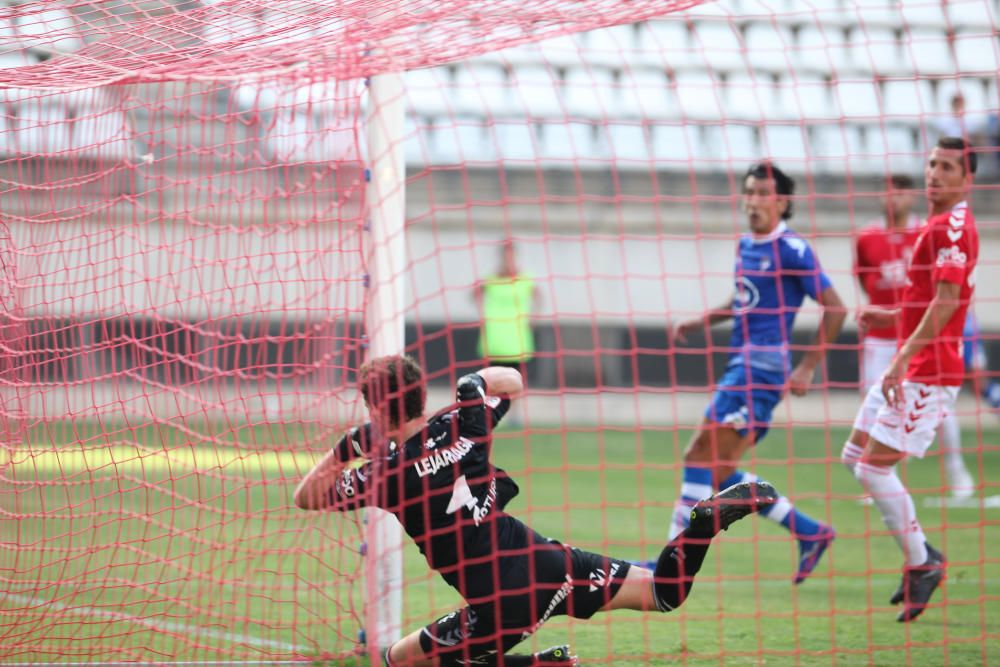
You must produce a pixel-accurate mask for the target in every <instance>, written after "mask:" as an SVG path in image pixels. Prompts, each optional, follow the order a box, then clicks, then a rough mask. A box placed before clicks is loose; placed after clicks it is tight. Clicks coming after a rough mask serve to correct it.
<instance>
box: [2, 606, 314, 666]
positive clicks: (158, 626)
mask: <svg viewBox="0 0 1000 667" xmlns="http://www.w3.org/2000/svg"><path fill="white" fill-rule="evenodd" d="M3 600H15V601H17V602H22V603H24V604H30V605H35V606H39V607H47V608H55V609H58V610H60V611H67V612H69V613H71V614H77V615H80V616H97V617H100V618H107V619H111V620H114V621H127V622H129V623H136V624H138V625H144V626H146V627H147V628H152V629H153V630H165V631H167V632H176V633H183V634H189V635H202V636H205V637H211V638H213V639H221V640H223V641H227V642H231V643H234V644H246V645H249V646H261V647H265V648H274V649H281V650H283V651H299V652H304V651H307V650H308V649H304V648H302V647H301V646H296V645H295V644H289V643H288V642H282V641H277V640H274V639H264V638H262V637H253V636H251V635H238V634H235V633H232V632H223V631H222V630H213V629H212V628H204V627H201V626H197V625H187V624H185V623H176V622H174V621H166V620H156V619H149V618H142V617H141V616H133V615H132V614H126V613H125V612H121V611H110V610H108V609H97V608H95V607H72V606H70V605H68V604H65V603H62V602H56V601H54V600H45V599H43V598H38V597H35V596H33V595H20V594H18V593H8V594H6V595H3V596H0V601H3ZM61 664H65V663H61ZM215 664H218V663H215Z"/></svg>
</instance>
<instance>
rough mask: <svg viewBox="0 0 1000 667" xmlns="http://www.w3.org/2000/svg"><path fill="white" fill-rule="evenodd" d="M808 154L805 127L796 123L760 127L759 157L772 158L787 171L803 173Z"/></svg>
mask: <svg viewBox="0 0 1000 667" xmlns="http://www.w3.org/2000/svg"><path fill="white" fill-rule="evenodd" d="M809 153H810V151H809V146H808V142H807V128H806V127H804V126H802V125H800V124H797V123H796V124H789V125H764V126H763V127H761V135H760V157H768V158H772V159H773V160H774V161H775V162H777V163H778V164H779V165H780V166H782V167H783V168H786V169H788V170H789V171H803V170H804V169H805V168H806V160H807V159H808V157H809Z"/></svg>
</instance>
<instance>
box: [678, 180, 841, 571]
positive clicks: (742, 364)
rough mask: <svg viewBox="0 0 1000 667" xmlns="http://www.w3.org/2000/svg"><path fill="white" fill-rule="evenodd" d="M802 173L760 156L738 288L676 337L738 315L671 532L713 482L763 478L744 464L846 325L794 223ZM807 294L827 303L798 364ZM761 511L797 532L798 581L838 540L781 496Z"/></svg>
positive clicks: (747, 192)
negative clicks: (798, 333) (795, 352)
mask: <svg viewBox="0 0 1000 667" xmlns="http://www.w3.org/2000/svg"><path fill="white" fill-rule="evenodd" d="M794 189H795V183H794V181H793V180H792V179H791V178H789V177H788V176H787V175H786V174H785V173H784V172H782V171H781V170H780V169H779V168H778V167H776V166H775V165H773V164H772V163H769V162H761V163H757V164H754V165H753V166H751V167H750V169H748V170H747V173H746V175H745V177H744V182H743V211H744V213H745V214H746V216H747V222H748V225H749V228H750V229H749V232H748V233H747V234H744V235H743V237H742V238H741V239H740V242H739V246H738V251H737V257H736V270H735V288H736V289H735V294H734V296H733V297H732V298H731V299H730V300H729V301H727V302H726V303H725V304H724V305H723V306H722V307H720V308H717V309H715V310H711V311H709V312H707V313H705V314H704V315H702V316H701V317H699V318H696V319H694V320H689V321H686V322H682V323H681V324H680V325H679V326H677V328H676V329H675V340H677V341H680V342H684V341H685V340H686V338H687V336H688V335H690V334H692V333H694V332H696V331H703V332H705V334H706V336H707V334H708V329H709V328H710V327H711V326H713V325H715V324H717V323H719V322H723V321H727V320H732V321H733V333H732V339H731V345H730V349H729V353H730V356H729V361H728V363H727V365H726V370H725V373H724V374H723V376H722V379H720V380H719V382H718V384H717V386H716V391H715V395H714V396H713V398H712V402H711V404H710V405H709V406H708V408H707V409H706V411H705V418H704V421H703V422H702V424H701V425H700V427H699V428H698V431H697V432H696V433H695V435H694V437H693V438H692V440H691V442H690V444H689V445H688V448H687V451H686V452H685V454H684V481H683V484H682V486H681V494H680V498H679V499H678V500H677V503H676V505H675V510H674V514H673V520H672V522H671V527H670V536H671V537H673V536H675V535H677V534H679V533H680V532H681V531H683V530H684V528H685V527H686V526H687V525H688V521H689V516H690V514H691V508H692V507H693V506H694V505H695V503H697V502H698V501H699V500H701V499H702V498H707V497H709V496H710V495H712V493H714V491H715V489H724V488H726V487H728V486H731V485H732V484H734V483H736V482H738V481H750V480H754V479H756V477H754V475H753V474H751V473H748V472H744V471H743V470H740V469H739V468H738V467H737V466H738V464H739V462H740V460H741V459H742V458H743V455H744V454H745V453H746V451H747V449H749V448H750V446H751V445H753V444H755V443H756V442H757V441H759V440H760V439H761V438H762V437H763V436H764V434H765V433H767V430H768V427H769V426H770V422H771V413H772V412H773V410H774V407H775V406H776V405H777V404H778V402H779V401H780V400H781V397H782V395H783V394H784V392H785V389H786V387H787V388H788V389H790V390H791V392H792V393H793V394H795V395H797V396H801V395H804V394H805V393H806V392H807V390H808V387H809V384H810V382H811V381H812V377H813V372H814V371H815V369H816V366H817V365H818V364H819V362H820V361H821V360H822V358H823V355H824V353H825V350H824V347H825V344H826V343H827V342H830V341H833V340H835V339H836V338H837V335H838V334H839V333H840V329H841V327H842V326H843V323H844V319H845V317H846V310H845V309H844V305H843V302H842V301H841V300H840V297H839V296H838V294H837V291H836V290H835V289H834V288H833V286H832V284H831V283H830V279H829V278H827V276H826V274H825V273H823V271H822V269H821V268H820V266H819V264H818V262H817V261H816V257H815V255H814V254H813V251H812V248H810V247H809V244H808V243H807V242H806V241H805V240H804V239H803V238H802V237H801V236H799V235H798V234H796V233H795V232H793V231H792V230H791V229H789V228H788V225H787V223H786V222H785V221H786V220H787V219H788V218H790V217H791V213H792V201H791V195H792V194H793V192H794ZM806 297H809V298H811V299H813V300H815V301H817V302H818V303H819V304H820V305H821V306H822V307H823V316H822V321H821V323H820V327H819V333H818V334H817V338H816V341H815V344H814V345H813V346H811V347H810V348H809V349H808V350H807V351H806V352H805V353H804V354H803V356H802V359H801V360H800V361H799V363H798V365H797V366H796V367H795V368H794V370H793V369H792V365H791V354H790V352H789V341H790V340H791V334H792V326H793V324H794V322H795V316H796V314H797V313H798V311H799V308H800V307H801V305H802V302H803V301H804V300H805V298H806ZM762 514H763V515H765V516H767V517H768V518H770V519H772V520H773V521H775V522H777V523H780V524H781V525H782V526H784V527H785V528H787V529H788V530H789V531H791V533H792V534H793V535H794V536H795V537H796V539H798V540H799V553H800V559H799V567H798V572H797V573H796V575H795V583H800V582H802V581H804V580H805V578H806V577H808V576H809V574H810V573H811V572H812V571H813V569H814V568H815V567H816V563H817V562H818V561H819V558H820V556H822V555H823V552H824V551H825V550H826V548H827V547H828V546H829V545H830V543H831V542H832V541H833V539H834V536H835V533H834V530H833V528H832V527H830V526H827V525H824V524H822V523H820V522H818V521H816V520H815V519H812V518H811V517H809V516H807V515H805V514H803V513H802V512H801V511H799V510H798V509H796V508H795V507H794V506H793V504H792V502H791V501H790V500H789V499H788V498H786V497H784V496H782V497H781V498H779V500H778V502H777V503H775V504H774V505H773V506H772V507H770V508H768V509H766V510H765V511H763V512H762Z"/></svg>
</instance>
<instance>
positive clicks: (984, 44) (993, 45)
mask: <svg viewBox="0 0 1000 667" xmlns="http://www.w3.org/2000/svg"><path fill="white" fill-rule="evenodd" d="M954 43H955V61H956V69H957V70H958V71H959V72H962V73H964V74H971V73H973V72H980V73H982V74H984V75H987V76H995V74H996V72H997V70H998V69H1000V40H998V39H997V37H996V35H993V34H989V33H984V32H981V31H980V32H964V31H959V32H957V33H956V34H955V42H954Z"/></svg>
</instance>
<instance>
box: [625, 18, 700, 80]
mask: <svg viewBox="0 0 1000 667" xmlns="http://www.w3.org/2000/svg"><path fill="white" fill-rule="evenodd" d="M639 48H640V50H641V52H642V54H643V57H644V58H645V59H648V60H649V61H650V62H651V64H652V63H655V64H657V65H660V66H664V67H671V68H673V69H683V68H685V67H691V66H695V65H696V64H700V63H701V56H700V53H699V54H696V53H695V52H694V50H693V46H692V42H691V35H690V33H689V32H688V28H687V25H686V24H685V23H684V22H683V21H679V20H676V19H673V20H663V21H646V22H645V23H642V24H641V25H640V26H639Z"/></svg>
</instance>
